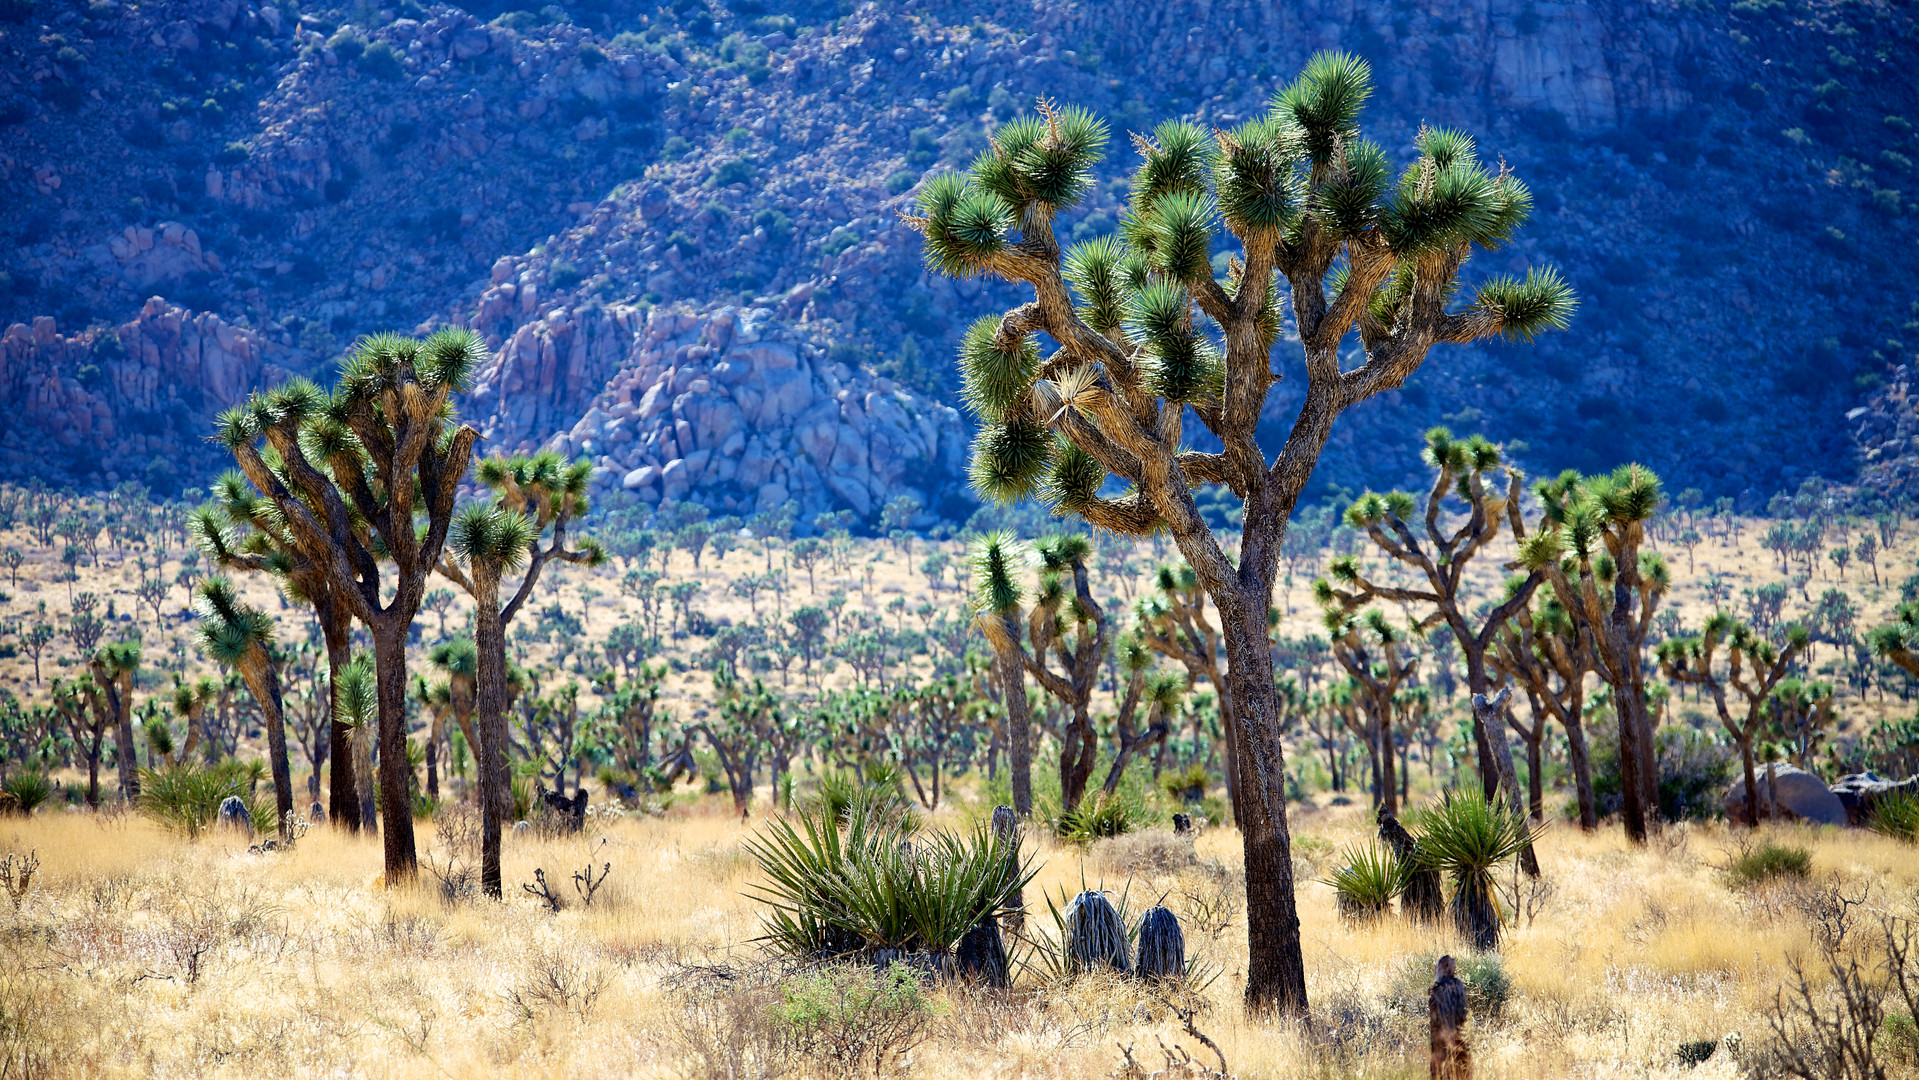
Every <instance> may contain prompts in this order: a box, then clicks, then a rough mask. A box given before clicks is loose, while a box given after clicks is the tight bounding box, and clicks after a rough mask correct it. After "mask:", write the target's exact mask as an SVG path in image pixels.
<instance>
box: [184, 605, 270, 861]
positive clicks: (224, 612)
mask: <svg viewBox="0 0 1919 1080" xmlns="http://www.w3.org/2000/svg"><path fill="white" fill-rule="evenodd" d="M196 591H197V592H198V593H199V594H200V595H199V598H198V600H197V601H196V602H195V604H194V614H196V615H198V616H199V622H198V623H197V624H195V626H194V628H193V639H194V642H195V644H197V645H199V646H200V651H201V652H203V653H205V654H206V656H207V659H209V660H212V661H213V662H214V663H216V664H218V665H220V666H221V667H224V668H232V669H234V670H236V671H238V672H239V673H240V678H241V679H243V680H245V682H246V684H247V692H248V693H251V694H252V695H253V701H254V704H256V705H258V706H259V707H260V726H262V727H264V728H266V731H267V761H268V764H269V765H270V766H271V768H272V770H273V802H274V806H275V808H276V809H277V810H278V812H279V815H280V842H281V843H282V844H284V843H286V841H287V838H288V836H289V830H290V828H291V826H292V822H293V768H292V764H291V762H290V761H289V760H288V759H287V725H286V714H285V711H284V709H283V708H282V701H281V696H280V662H279V660H278V659H277V658H275V657H274V655H273V617H272V616H271V615H268V614H267V613H266V612H264V611H261V610H260V609H259V608H256V607H254V606H253V605H251V604H249V603H247V602H246V601H244V600H242V599H240V594H239V593H238V592H236V591H234V588H233V582H232V581H230V580H228V579H227V578H224V577H220V576H218V575H215V576H213V577H209V578H206V579H205V580H203V581H201V582H200V587H199V589H198V590H196Z"/></svg>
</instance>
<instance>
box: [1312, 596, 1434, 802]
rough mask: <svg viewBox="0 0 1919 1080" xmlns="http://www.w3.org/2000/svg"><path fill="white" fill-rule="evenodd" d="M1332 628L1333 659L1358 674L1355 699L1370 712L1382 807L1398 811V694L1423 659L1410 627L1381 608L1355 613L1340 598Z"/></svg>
mask: <svg viewBox="0 0 1919 1080" xmlns="http://www.w3.org/2000/svg"><path fill="white" fill-rule="evenodd" d="M1323 593H1324V590H1322V595H1323ZM1326 630H1327V633H1328V636H1329V637H1331V638H1332V641H1333V658H1334V659H1336V660H1338V661H1339V666H1340V667H1343V668H1345V669H1346V674H1347V675H1349V676H1350V677H1351V678H1352V686H1353V691H1354V704H1355V705H1356V706H1358V708H1359V711H1361V712H1364V713H1365V714H1366V717H1367V723H1366V726H1365V729H1364V731H1363V734H1364V736H1365V738H1366V743H1367V746H1366V748H1367V750H1368V751H1369V752H1370V753H1371V754H1372V758H1373V776H1374V778H1375V779H1377V780H1378V781H1379V787H1378V790H1377V791H1376V792H1375V795H1376V797H1377V800H1378V801H1377V806H1378V807H1380V808H1381V809H1384V810H1385V812H1386V813H1388V814H1391V815H1394V816H1397V815H1398V813H1399V786H1398V783H1397V781H1396V780H1395V778H1394V776H1393V754H1394V746H1395V743H1394V740H1393V719H1394V715H1395V712H1396V705H1395V698H1396V697H1397V696H1398V694H1399V688H1400V687H1401V686H1402V685H1404V684H1405V682H1406V680H1407V679H1410V678H1411V677H1412V675H1413V672H1415V671H1416V670H1418V668H1419V658H1418V657H1415V656H1406V655H1404V652H1403V650H1404V647H1405V645H1406V633H1405V631H1403V630H1400V629H1399V628H1397V627H1395V626H1393V625H1392V624H1391V623H1389V622H1387V620H1386V614H1385V612H1383V611H1380V610H1379V609H1378V608H1371V609H1369V610H1367V611H1366V612H1364V613H1363V614H1361V615H1360V616H1359V617H1357V618H1355V617H1354V616H1353V615H1352V613H1351V612H1349V611H1347V610H1346V609H1345V608H1343V607H1340V606H1338V604H1337V603H1334V604H1332V605H1331V606H1329V607H1328V609H1327V612H1326Z"/></svg>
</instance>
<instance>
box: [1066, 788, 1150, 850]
mask: <svg viewBox="0 0 1919 1080" xmlns="http://www.w3.org/2000/svg"><path fill="white" fill-rule="evenodd" d="M1048 818H1049V820H1051V822H1052V825H1053V835H1055V836H1057V837H1059V838H1060V839H1061V840H1064V841H1066V842H1067V843H1071V844H1087V843H1091V842H1093V841H1094V840H1099V839H1102V838H1104V837H1109V836H1124V835H1125V834H1127V833H1130V832H1135V831H1137V830H1140V829H1144V828H1147V827H1148V826H1151V825H1157V824H1159V815H1158V814H1157V813H1155V812H1154V811H1153V809H1152V808H1151V807H1149V806H1147V805H1146V802H1145V800H1143V799H1141V798H1139V797H1138V796H1137V795H1134V794H1132V793H1130V792H1126V791H1118V792H1115V793H1113V794H1112V795H1108V794H1106V793H1105V792H1104V791H1099V792H1094V793H1093V794H1092V795H1090V796H1088V797H1086V798H1084V799H1081V800H1080V803H1079V805H1078V806H1076V807H1074V808H1073V809H1071V810H1066V811H1060V812H1057V813H1054V814H1050V815H1048Z"/></svg>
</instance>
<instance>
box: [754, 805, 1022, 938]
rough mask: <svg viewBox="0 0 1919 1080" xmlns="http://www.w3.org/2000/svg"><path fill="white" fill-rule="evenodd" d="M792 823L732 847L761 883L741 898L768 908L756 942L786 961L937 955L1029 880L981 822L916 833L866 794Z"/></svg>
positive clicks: (774, 824)
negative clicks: (743, 854) (748, 859)
mask: <svg viewBox="0 0 1919 1080" xmlns="http://www.w3.org/2000/svg"><path fill="white" fill-rule="evenodd" d="M795 818H796V819H797V820H796V821H794V820H776V821H770V822H768V823H767V824H766V825H764V826H763V827H762V828H761V830H760V832H759V833H758V834H756V835H755V836H753V837H751V838H749V839H747V840H745V841H744V842H743V843H742V846H743V847H744V848H745V849H746V851H747V853H748V854H749V855H750V856H752V858H753V861H754V862H755V863H756V864H758V866H759V868H760V870H761V872H763V873H764V874H765V875H766V879H767V880H766V882H765V884H762V885H759V886H756V887H755V888H754V889H753V890H752V891H751V892H750V894H749V895H752V896H753V897H754V898H755V899H758V900H760V901H762V902H764V903H766V904H767V905H768V906H769V908H770V909H771V910H770V911H769V912H768V913H767V915H766V916H765V926H766V934H765V940H766V941H767V942H768V943H769V944H770V945H772V946H773V948H774V949H776V950H778V951H780V952H783V953H786V954H787V955H789V956H794V957H799V958H805V959H817V958H822V957H833V956H844V955H849V954H856V953H871V952H878V951H881V950H890V951H899V952H924V953H932V954H936V955H944V954H946V953H948V952H950V951H951V950H952V948H953V946H955V945H956V944H958V943H959V940H960V938H962V937H964V936H965V935H966V932H967V931H968V930H971V929H972V928H973V927H974V926H976V925H978V923H979V922H980V920H981V919H985V918H989V917H994V916H997V915H998V914H999V913H1000V912H1001V911H1002V910H1008V909H1010V907H1011V905H1012V902H1013V898H1014V897H1015V896H1017V895H1018V894H1019V891H1020V889H1022V888H1023V887H1024V886H1025V885H1026V883H1027V882H1028V881H1030V880H1032V876H1033V873H1034V867H1033V865H1032V863H1031V860H1030V859H1027V860H1022V859H1021V858H1020V857H1019V854H1018V852H1017V850H1016V849H1015V848H1014V847H1013V846H1012V843H1011V842H1009V841H1006V840H1002V839H1000V838H998V837H996V836H995V835H994V834H993V830H992V828H991V826H990V825H985V824H982V825H980V826H978V827H977V828H975V829H974V830H973V831H972V832H970V833H967V834H959V833H953V832H948V831H946V830H938V831H935V832H932V833H929V834H924V835H917V836H916V835H915V832H914V827H913V823H912V821H911V820H910V819H909V818H908V817H907V816H906V815H903V814H900V813H898V812H897V811H896V808H894V807H893V806H892V805H891V804H890V803H889V802H888V801H887V800H886V799H885V798H884V797H883V796H881V795H880V794H878V793H876V792H873V791H868V790H861V791H860V792H859V793H857V794H856V795H855V796H854V798H853V800H852V802H851V803H850V804H849V805H848V806H847V807H846V809H845V811H844V812H843V813H840V814H835V813H833V812H832V811H831V809H830V808H829V807H827V806H824V805H814V806H810V807H803V808H801V809H800V811H799V812H798V813H797V814H796V815H795Z"/></svg>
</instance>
